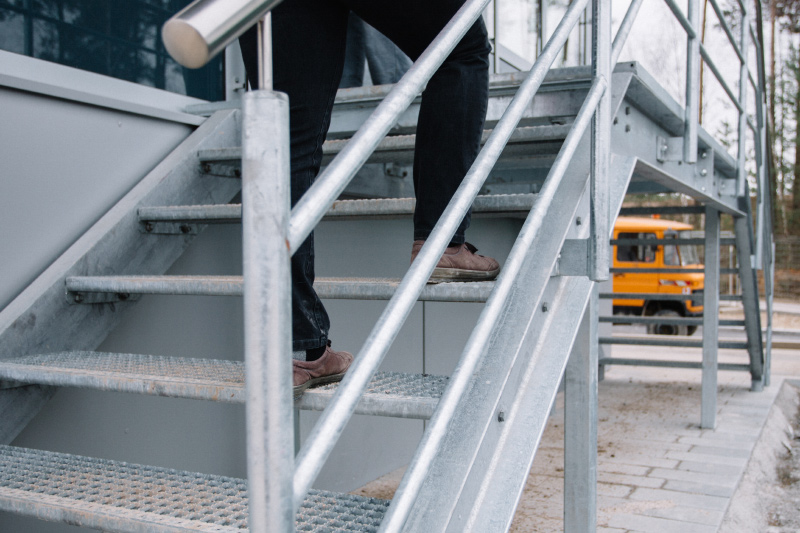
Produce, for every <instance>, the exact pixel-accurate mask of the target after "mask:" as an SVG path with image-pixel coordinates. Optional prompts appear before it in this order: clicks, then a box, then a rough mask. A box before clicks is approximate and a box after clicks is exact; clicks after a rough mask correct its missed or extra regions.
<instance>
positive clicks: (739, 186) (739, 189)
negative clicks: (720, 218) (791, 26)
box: [736, 7, 750, 201]
mask: <svg viewBox="0 0 800 533" xmlns="http://www.w3.org/2000/svg"><path fill="white" fill-rule="evenodd" d="M749 28H750V18H749V17H748V15H747V11H745V9H744V7H742V18H741V28H740V30H741V33H740V36H741V38H740V41H739V48H740V49H741V50H742V55H743V56H744V61H740V66H739V104H740V106H741V107H740V109H741V110H740V111H739V154H738V156H739V157H738V166H739V172H738V174H737V175H736V194H737V196H739V197H740V198H749V190H748V186H747V168H746V162H747V83H748V79H747V56H748V55H749V54H748V53H747V48H748V47H747V39H748V35H747V34H748V30H749ZM748 201H749V200H748Z"/></svg>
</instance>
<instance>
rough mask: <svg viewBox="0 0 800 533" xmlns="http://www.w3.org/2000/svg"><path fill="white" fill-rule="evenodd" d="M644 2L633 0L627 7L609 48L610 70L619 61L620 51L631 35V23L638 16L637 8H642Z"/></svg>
mask: <svg viewBox="0 0 800 533" xmlns="http://www.w3.org/2000/svg"><path fill="white" fill-rule="evenodd" d="M643 3H644V0H633V1H632V2H631V5H629V6H628V11H626V12H625V17H624V18H623V19H622V23H621V24H620V25H619V29H618V30H617V35H616V36H615V37H614V44H613V45H612V47H611V68H612V70H613V68H614V65H616V64H617V61H619V56H620V55H621V54H622V49H623V48H624V46H625V42H626V41H627V40H628V36H629V35H630V34H631V29H632V28H633V23H634V22H636V17H637V15H639V8H640V7H642V4H643Z"/></svg>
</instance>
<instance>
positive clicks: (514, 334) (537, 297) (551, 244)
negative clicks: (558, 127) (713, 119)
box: [403, 134, 589, 532]
mask: <svg viewBox="0 0 800 533" xmlns="http://www.w3.org/2000/svg"><path fill="white" fill-rule="evenodd" d="M588 147H589V136H588V135H586V134H584V137H583V140H582V143H581V145H580V146H579V147H578V149H577V150H576V157H575V158H574V159H573V161H572V163H571V164H570V167H569V169H568V170H567V173H566V175H565V176H564V179H563V180H562V182H561V184H560V187H559V188H558V191H557V192H556V194H555V197H554V199H553V208H552V209H551V211H550V212H549V213H548V216H547V225H546V228H547V230H548V231H547V232H545V231H540V232H539V233H538V234H537V235H536V236H535V238H534V240H533V243H532V244H531V248H530V250H529V251H528V252H527V254H526V261H525V265H524V266H523V270H522V271H521V272H520V275H519V276H518V278H517V280H516V282H515V291H514V294H513V296H512V297H511V298H510V301H509V303H508V304H507V307H506V309H507V310H506V311H505V313H504V315H503V316H502V317H501V319H500V320H499V324H498V325H495V327H494V330H493V332H492V337H491V339H490V341H489V347H488V348H487V352H486V354H485V355H484V357H483V360H482V362H481V363H480V365H479V367H478V369H477V370H476V372H475V378H474V379H473V381H472V384H471V386H470V388H469V389H467V391H466V392H465V394H464V397H462V399H461V400H460V403H459V405H458V407H457V410H456V411H455V413H454V416H453V419H452V420H451V421H450V422H449V428H448V431H447V436H446V437H445V439H444V441H443V442H442V445H441V447H440V448H439V450H438V452H437V455H436V457H435V459H434V462H433V463H432V465H431V467H430V469H429V470H428V473H427V476H426V478H425V481H424V482H423V485H422V487H421V488H420V491H419V493H418V495H417V497H416V500H415V503H414V505H413V507H412V508H411V511H410V514H409V516H408V518H407V520H406V522H405V525H404V528H403V531H409V532H411V531H420V530H422V529H424V528H427V530H428V531H445V530H446V529H447V528H448V525H449V524H450V521H451V520H453V513H454V512H455V508H456V506H457V505H458V500H459V498H460V497H461V494H462V489H463V487H464V484H465V482H466V481H467V479H468V477H469V476H470V471H471V468H472V463H473V461H475V460H476V454H477V453H478V451H479V449H480V447H481V443H482V441H483V440H484V438H485V437H486V434H487V433H495V434H497V430H498V428H497V427H496V426H497V424H498V422H497V412H496V411H497V408H498V407H497V402H498V401H499V398H500V395H501V394H502V389H503V387H504V386H509V384H510V386H512V387H513V383H514V382H516V381H517V380H519V378H520V377H521V376H520V374H518V373H516V374H512V368H513V367H514V366H515V364H516V361H517V360H518V359H519V358H520V357H521V356H520V355H519V352H520V349H521V346H520V342H521V341H522V337H521V335H520V334H519V332H518V331H516V329H517V328H519V327H523V326H524V329H523V332H524V330H525V329H527V325H528V324H529V323H530V321H531V320H532V319H533V317H534V315H536V314H537V312H538V311H539V309H540V304H541V301H542V298H543V297H544V296H543V295H544V292H545V288H546V286H547V282H548V280H549V279H550V272H551V271H552V269H553V266H554V264H555V262H556V259H557V256H558V253H559V251H560V249H561V243H562V242H563V240H564V239H565V238H566V236H567V232H568V228H569V227H570V226H571V222H572V220H573V218H572V217H573V214H574V213H575V211H576V209H577V208H578V204H579V202H580V199H581V197H582V196H584V194H585V191H586V190H587V187H586V184H587V176H588V172H589V161H588V153H589V150H588ZM551 230H552V231H551ZM513 325H516V326H517V328H514V327H512V326H513ZM509 328H511V329H509Z"/></svg>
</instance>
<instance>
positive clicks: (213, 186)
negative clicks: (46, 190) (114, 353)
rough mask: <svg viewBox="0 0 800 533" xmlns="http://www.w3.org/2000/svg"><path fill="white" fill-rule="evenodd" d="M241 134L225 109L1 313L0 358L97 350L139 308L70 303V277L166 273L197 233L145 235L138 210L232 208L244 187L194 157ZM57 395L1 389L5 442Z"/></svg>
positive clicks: (0, 427) (34, 388)
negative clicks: (208, 172) (207, 171)
mask: <svg viewBox="0 0 800 533" xmlns="http://www.w3.org/2000/svg"><path fill="white" fill-rule="evenodd" d="M240 132H241V125H240V118H239V112H238V111H234V110H228V111H221V112H219V113H217V114H215V115H214V116H212V117H211V118H209V119H207V120H206V121H205V122H204V123H203V124H202V125H201V126H200V127H198V129H197V130H196V131H195V132H194V133H192V134H191V135H190V136H189V137H187V139H186V140H184V141H183V142H182V143H181V144H180V145H179V146H178V147H177V148H176V149H175V150H173V151H172V152H171V153H170V154H169V155H168V156H167V157H166V158H165V159H164V160H163V161H162V162H161V163H159V164H158V165H157V166H156V167H155V168H154V169H153V170H152V171H150V172H149V173H148V174H147V175H146V176H145V177H144V178H143V179H142V180H141V181H140V182H139V183H138V184H137V185H136V186H135V187H133V189H131V190H130V191H129V192H128V193H127V194H126V195H125V196H124V197H123V198H122V199H120V200H119V202H117V203H116V204H115V205H114V207H112V208H111V209H110V210H109V211H108V212H107V213H106V214H105V215H103V217H102V218H100V220H98V221H97V222H96V223H95V224H94V225H93V226H92V227H91V228H90V229H89V230H88V231H87V232H86V233H85V234H83V235H82V236H81V237H80V238H79V239H78V240H77V241H76V242H75V243H74V244H73V245H72V246H70V248H69V249H67V251H66V252H64V253H63V254H62V255H61V256H60V257H59V258H58V259H56V261H55V262H53V264H52V265H50V267H48V268H47V270H45V271H44V272H43V273H42V274H41V275H40V276H39V277H38V278H36V280H34V281H33V283H31V284H30V285H29V286H28V287H27V288H26V289H25V290H24V291H23V292H22V293H21V294H20V295H19V296H17V298H15V299H14V300H13V301H12V302H11V303H10V304H9V305H8V306H7V307H6V308H5V309H3V310H2V311H0V359H7V358H10V357H15V356H22V355H30V354H36V353H47V352H57V351H65V350H93V349H95V348H97V346H99V345H100V343H101V342H102V341H103V340H104V339H105V338H106V336H107V335H108V334H109V333H110V332H111V331H112V330H113V328H114V327H115V326H116V325H117V324H118V323H119V322H120V320H121V319H122V317H123V315H124V314H125V311H127V310H128V309H129V308H130V307H131V306H132V305H133V304H134V303H135V302H134V301H127V302H123V301H116V302H110V303H93V304H81V305H74V304H73V303H70V302H69V301H68V298H67V297H68V294H67V291H66V288H65V280H66V278H67V277H70V276H82V275H103V274H113V273H118V272H121V271H126V272H138V273H142V274H145V273H147V274H161V273H164V272H166V270H167V269H168V268H169V267H170V266H171V265H172V264H173V263H174V262H175V261H176V260H177V259H178V258H179V257H180V256H181V254H182V253H183V252H184V250H185V249H186V248H187V247H188V246H189V244H190V242H191V241H192V240H193V239H194V237H195V236H196V233H197V232H195V231H190V232H188V233H187V234H177V235H153V234H147V233H146V232H142V231H141V229H140V223H139V218H138V208H139V207H140V206H152V205H165V204H167V205H170V204H171V205H177V204H196V203H224V202H229V201H230V200H231V199H232V198H233V197H234V196H235V195H236V194H237V193H238V191H239V190H240V188H241V183H240V182H239V180H233V179H226V178H213V177H209V176H205V175H203V174H202V173H201V171H200V165H199V162H198V159H197V152H198V150H200V149H204V148H221V147H229V146H235V145H238V143H239V142H240V136H241V133H240ZM3 387H5V388H3ZM54 391H55V388H53V387H47V386H40V385H24V384H5V385H3V384H0V412H2V413H3V417H2V418H0V443H3V444H8V443H10V442H11V441H12V440H13V439H14V438H15V437H16V436H17V435H18V434H19V433H20V431H22V429H23V428H24V427H25V426H26V425H27V423H28V422H29V421H30V420H31V419H32V418H33V417H34V416H35V415H36V413H38V412H39V410H40V409H41V408H42V406H43V405H44V404H45V403H46V402H47V400H48V399H49V398H50V397H51V396H52V394H53V393H54Z"/></svg>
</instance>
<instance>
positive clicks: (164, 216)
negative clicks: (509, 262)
mask: <svg viewBox="0 0 800 533" xmlns="http://www.w3.org/2000/svg"><path fill="white" fill-rule="evenodd" d="M535 200H536V195H535V194H495V195H484V196H478V197H477V198H475V202H474V203H473V204H472V213H473V215H475V216H480V215H486V216H501V215H504V214H505V215H508V214H526V213H528V211H530V210H531V208H532V207H533V203H534V201H535ZM415 205H416V200H415V199H414V198H379V199H370V200H339V201H336V202H334V203H333V206H332V207H331V209H330V210H329V211H328V213H327V215H325V218H326V220H343V219H344V220H346V219H352V218H365V217H369V218H395V217H408V216H411V215H412V214H413V213H414V207H415ZM241 219H242V204H222V205H180V206H164V207H160V206H148V207H140V208H139V220H140V221H142V222H145V223H147V222H172V223H177V222H193V223H204V224H209V223H211V224H213V223H217V224H225V223H234V222H241Z"/></svg>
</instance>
